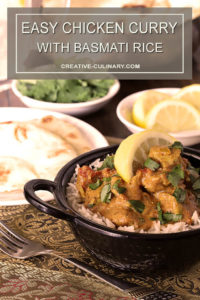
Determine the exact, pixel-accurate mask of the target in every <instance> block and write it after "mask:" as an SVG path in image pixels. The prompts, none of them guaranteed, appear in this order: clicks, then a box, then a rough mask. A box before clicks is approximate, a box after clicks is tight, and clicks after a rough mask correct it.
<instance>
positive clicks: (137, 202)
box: [129, 200, 145, 214]
mask: <svg viewBox="0 0 200 300" xmlns="http://www.w3.org/2000/svg"><path fill="white" fill-rule="evenodd" d="M129 202H130V204H131V206H132V207H133V208H134V209H135V210H136V211H137V212H139V213H140V214H142V213H143V211H144V209H145V205H144V203H143V202H141V201H140V200H129Z"/></svg>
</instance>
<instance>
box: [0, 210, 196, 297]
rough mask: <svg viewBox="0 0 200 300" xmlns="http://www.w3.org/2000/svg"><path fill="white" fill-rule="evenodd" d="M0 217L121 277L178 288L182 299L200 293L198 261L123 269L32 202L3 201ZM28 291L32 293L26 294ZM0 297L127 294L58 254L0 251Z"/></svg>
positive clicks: (29, 236)
mask: <svg viewBox="0 0 200 300" xmlns="http://www.w3.org/2000/svg"><path fill="white" fill-rule="evenodd" d="M0 219H1V220H4V221H5V222H6V223H7V224H8V225H9V226H10V227H11V228H13V229H14V230H16V231H18V232H19V233H20V234H22V235H24V236H25V237H28V238H30V239H34V240H35V239H37V240H38V241H40V242H42V243H43V244H44V245H47V246H49V247H51V248H52V249H55V250H57V251H59V252H60V254H61V255H62V256H63V257H64V256H68V255H71V254H72V253H73V256H74V257H76V258H78V259H80V260H83V261H85V262H87V263H88V264H90V265H93V266H94V267H96V268H99V269H101V270H102V271H104V272H105V273H109V274H112V275H115V276H117V277H119V278H123V279H124V280H128V281H131V282H135V283H138V284H140V285H144V286H147V287H152V286H155V287H158V288H160V289H164V290H169V291H176V292H177V293H178V294H180V295H183V299H185V300H197V299H200V262H199V264H197V265H195V266H192V267H191V268H190V269H188V270H186V271H184V272H179V273H176V274H175V273H170V271H167V270H158V271H157V272H153V273H149V274H138V273H134V272H128V273H127V272H126V273H125V272H121V271H117V270H115V269H113V268H109V267H107V266H105V265H104V264H102V263H100V262H98V261H96V260H95V259H93V257H92V256H90V255H89V254H88V253H87V252H86V250H84V249H83V248H82V247H81V246H80V244H79V243H78V242H77V241H76V240H75V237H74V235H73V234H72V233H71V231H70V228H69V226H68V224H67V222H65V221H62V220H57V219H55V218H53V217H51V216H48V215H46V214H44V213H41V212H39V211H38V210H37V209H35V208H34V207H32V206H31V205H18V206H1V207H0ZM30 295H31V297H32V298H31V297H30ZM0 299H20V300H21V299H25V300H26V299H27V300H28V299H35V300H47V299H48V300H54V299H63V300H64V299H68V300H69V299H73V300H76V299H77V300H78V299H80V300H81V299H85V300H86V299H91V300H93V299H94V300H96V299H98V300H100V299H101V300H103V299H130V297H129V296H128V295H126V294H125V293H121V292H119V291H118V290H116V289H114V288H112V287H110V286H109V285H107V284H105V283H102V282H101V281H100V280H97V279H96V278H94V277H93V276H91V275H89V274H86V273H85V272H83V271H81V270H80V269H78V268H77V267H75V266H73V265H71V264H69V263H67V262H65V261H64V260H62V259H58V258H55V257H51V256H49V255H43V256H40V257H34V258H30V259H26V260H17V259H14V258H10V257H8V256H7V255H6V254H4V253H2V252H0Z"/></svg>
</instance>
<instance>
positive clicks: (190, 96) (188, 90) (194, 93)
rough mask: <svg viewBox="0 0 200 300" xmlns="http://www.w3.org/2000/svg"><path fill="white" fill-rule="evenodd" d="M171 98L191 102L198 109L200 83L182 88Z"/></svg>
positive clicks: (199, 108) (199, 104)
mask: <svg viewBox="0 0 200 300" xmlns="http://www.w3.org/2000/svg"><path fill="white" fill-rule="evenodd" d="M173 98H174V99H175V100H181V101H185V102H187V103H189V104H192V105H193V106H194V107H195V108H196V109H198V110H200V84H192V85H188V86H186V87H184V88H182V89H181V90H180V91H179V92H178V93H177V94H176V95H174V97H173Z"/></svg>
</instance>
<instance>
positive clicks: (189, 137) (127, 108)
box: [117, 88, 200, 146]
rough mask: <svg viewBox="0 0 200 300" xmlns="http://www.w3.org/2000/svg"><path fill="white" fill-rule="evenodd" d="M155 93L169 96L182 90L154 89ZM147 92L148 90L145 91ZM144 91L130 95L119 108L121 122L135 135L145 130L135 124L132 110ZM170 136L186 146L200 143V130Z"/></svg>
mask: <svg viewBox="0 0 200 300" xmlns="http://www.w3.org/2000/svg"><path fill="white" fill-rule="evenodd" d="M152 90H154V91H158V92H163V93H166V94H169V95H174V94H176V93H177V92H178V91H179V90H180V89H178V88H160V89H152ZM145 91H147V90H145ZM143 92H144V91H141V92H137V93H134V94H131V95H129V96H128V97H126V98H124V99H123V100H122V101H121V102H120V103H119V104H118V106H117V116H118V118H119V120H120V121H121V122H122V123H123V124H124V125H125V126H126V127H127V128H128V129H129V130H130V131H131V132H133V133H136V132H140V131H143V130H145V129H144V128H142V127H139V126H137V125H136V124H134V123H133V120H132V108H133V103H134V102H135V101H136V99H137V97H138V96H139V95H140V94H141V93H143ZM169 134H170V135H172V136H174V137H175V138H176V139H177V140H179V141H180V142H181V143H182V144H183V145H184V146H190V145H194V144H197V143H200V130H188V131H180V132H176V133H170V132H169Z"/></svg>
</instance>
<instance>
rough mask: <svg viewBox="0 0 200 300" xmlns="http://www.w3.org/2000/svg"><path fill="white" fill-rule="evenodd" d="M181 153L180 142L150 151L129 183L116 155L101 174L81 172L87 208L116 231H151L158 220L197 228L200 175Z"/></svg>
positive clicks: (80, 184) (80, 183)
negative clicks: (127, 228)
mask: <svg viewBox="0 0 200 300" xmlns="http://www.w3.org/2000/svg"><path fill="white" fill-rule="evenodd" d="M182 151H183V148H182V145H181V143H179V142H175V143H174V144H173V145H171V146H153V147H151V148H150V151H149V154H148V157H147V160H146V161H145V163H144V165H143V166H141V167H139V168H138V169H137V172H136V174H135V175H134V176H133V177H132V178H131V180H130V181H129V182H125V181H124V180H123V179H122V178H121V177H120V176H119V175H118V174H117V171H116V169H115V167H114V163H113V158H114V156H112V155H111V156H107V157H106V158H105V160H104V162H103V164H102V166H101V167H100V168H98V169H97V170H94V169H93V168H91V167H89V166H83V167H81V168H79V170H78V175H77V182H76V185H77V189H78V191H79V193H80V196H81V198H82V201H83V204H84V206H85V207H86V208H89V209H90V210H91V211H92V212H94V213H97V212H98V213H100V214H101V215H102V216H104V217H106V218H108V219H109V220H110V221H112V222H113V223H114V224H115V225H116V226H117V227H119V226H131V225H133V226H134V228H135V229H143V230H148V229H150V228H151V226H152V222H153V221H156V220H158V221H160V223H161V224H162V225H164V224H168V223H175V222H180V221H183V222H185V223H187V224H192V215H193V213H194V212H195V211H197V213H200V205H199V203H200V202H199V200H200V194H199V191H200V177H199V170H198V169H196V168H194V167H192V166H191V164H190V162H189V161H188V160H187V159H186V158H184V157H182V156H181V154H182Z"/></svg>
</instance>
